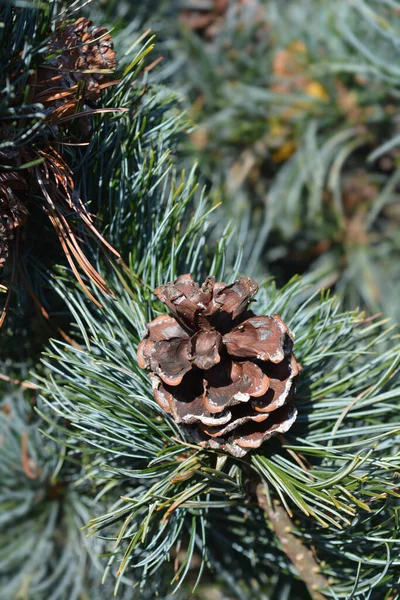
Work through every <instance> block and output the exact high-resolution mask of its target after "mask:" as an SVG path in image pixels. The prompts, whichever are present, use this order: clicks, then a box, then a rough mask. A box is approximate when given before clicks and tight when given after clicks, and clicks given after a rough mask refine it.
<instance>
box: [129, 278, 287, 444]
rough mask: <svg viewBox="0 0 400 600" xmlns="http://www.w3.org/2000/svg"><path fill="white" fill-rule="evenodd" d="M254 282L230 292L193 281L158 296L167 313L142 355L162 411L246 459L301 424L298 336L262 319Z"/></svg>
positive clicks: (200, 438) (272, 318)
mask: <svg viewBox="0 0 400 600" xmlns="http://www.w3.org/2000/svg"><path fill="white" fill-rule="evenodd" d="M257 289H258V286H257V284H256V282H255V281H254V280H253V279H251V278H240V279H238V280H237V281H235V282H234V283H233V284H230V285H227V284H225V283H223V282H216V281H215V279H214V278H213V277H209V278H208V279H206V281H205V282H204V284H203V285H202V286H201V287H200V286H198V285H197V283H195V282H194V281H193V279H192V277H191V275H190V274H188V275H182V276H181V277H179V278H178V279H177V280H176V281H175V282H174V283H168V284H166V285H164V286H160V287H158V288H157V289H156V290H155V294H156V296H157V297H158V298H159V299H160V300H161V301H162V302H163V303H164V304H166V305H167V306H168V308H169V309H170V311H171V314H170V315H161V316H159V317H157V318H156V319H154V321H152V322H151V323H149V324H148V325H147V332H146V334H145V337H144V339H143V340H142V342H141V343H140V345H139V348H138V361H139V365H140V367H142V368H150V371H151V373H150V377H151V380H152V384H153V391H154V395H155V398H156V401H157V402H158V404H159V405H160V406H161V408H163V409H164V410H165V411H166V412H168V413H170V414H171V415H172V417H173V418H174V419H175V421H177V422H178V423H182V424H183V425H185V426H187V427H188V428H189V429H190V431H191V433H192V435H193V436H194V437H195V439H196V441H197V442H198V443H199V444H200V445H202V446H206V447H211V448H215V449H222V450H225V451H228V452H230V453H231V454H234V455H235V456H243V455H244V454H246V452H247V451H248V449H250V448H258V447H259V446H260V445H261V444H262V443H263V442H264V441H265V440H267V439H268V438H269V437H271V436H272V435H275V434H276V433H280V432H284V431H287V430H288V429H289V427H290V426H291V425H292V423H293V422H294V420H295V418H296V408H295V407H294V405H293V403H292V402H291V399H292V397H293V394H294V381H295V378H296V376H297V374H298V372H299V366H298V364H297V362H296V359H295V357H294V355H293V354H292V346H293V334H292V333H291V332H290V330H289V329H288V327H287V326H286V325H285V324H284V322H283V321H282V319H281V318H280V317H279V316H278V315H268V316H260V317H258V316H255V315H254V313H253V312H252V311H249V310H248V305H249V302H250V301H251V299H252V298H253V296H254V295H255V293H256V292H257Z"/></svg>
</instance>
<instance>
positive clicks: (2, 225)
mask: <svg viewBox="0 0 400 600" xmlns="http://www.w3.org/2000/svg"><path fill="white" fill-rule="evenodd" d="M24 188H26V182H25V180H24V178H23V176H22V175H21V174H20V173H18V172H16V171H8V172H4V173H0V268H1V267H3V266H4V263H5V261H6V260H7V256H8V249H9V244H10V242H11V240H12V239H13V237H14V231H15V229H16V228H17V227H21V226H22V225H23V224H24V223H25V221H26V219H27V216H28V210H27V208H26V207H25V205H24V204H23V203H22V202H21V201H20V200H19V199H18V197H17V196H16V194H15V192H17V191H18V190H23V189H24Z"/></svg>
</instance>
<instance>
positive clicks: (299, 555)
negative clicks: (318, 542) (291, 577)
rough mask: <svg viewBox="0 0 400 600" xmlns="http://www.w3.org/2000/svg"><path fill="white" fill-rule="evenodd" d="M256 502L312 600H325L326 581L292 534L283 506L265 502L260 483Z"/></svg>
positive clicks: (308, 550) (262, 487)
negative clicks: (265, 515)
mask: <svg viewBox="0 0 400 600" xmlns="http://www.w3.org/2000/svg"><path fill="white" fill-rule="evenodd" d="M256 494H257V501H258V505H259V506H260V508H261V509H262V510H263V511H264V512H265V513H266V514H267V516H268V518H269V520H270V523H271V526H272V529H273V530H274V532H275V534H276V535H277V536H278V538H279V541H280V543H281V545H282V550H283V551H284V552H285V553H286V555H287V556H288V557H289V559H290V560H291V561H292V563H293V565H294V566H295V567H296V569H297V571H298V572H299V575H300V577H301V578H302V580H303V582H304V583H305V584H306V586H307V588H308V591H309V592H310V595H311V598H312V599H313V600H326V596H325V595H324V594H323V593H322V592H321V590H323V589H327V588H328V587H329V584H328V581H327V580H326V579H325V577H324V576H323V575H322V574H321V573H320V567H319V565H318V563H317V561H316V560H315V558H314V556H313V553H312V552H311V550H310V549H309V548H307V546H305V545H304V544H303V542H302V541H301V540H300V539H299V538H298V537H296V536H295V535H294V534H293V533H292V530H293V523H292V521H291V519H290V517H289V515H288V513H287V511H286V510H285V508H284V507H283V506H281V505H280V504H279V503H278V502H276V501H274V500H273V501H272V506H271V505H270V504H269V503H268V501H267V496H266V493H265V488H264V486H263V484H262V483H259V484H258V485H257V489H256Z"/></svg>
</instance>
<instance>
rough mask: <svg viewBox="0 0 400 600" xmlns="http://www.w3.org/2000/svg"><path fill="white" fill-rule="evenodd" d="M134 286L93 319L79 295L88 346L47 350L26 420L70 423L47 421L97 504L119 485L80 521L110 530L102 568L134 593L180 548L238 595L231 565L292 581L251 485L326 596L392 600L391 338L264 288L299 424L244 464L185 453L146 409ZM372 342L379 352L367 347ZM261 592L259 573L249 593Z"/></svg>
mask: <svg viewBox="0 0 400 600" xmlns="http://www.w3.org/2000/svg"><path fill="white" fill-rule="evenodd" d="M167 232H168V226H167V229H166V230H165V231H164V236H166V235H167ZM153 249H154V246H153ZM184 258H185V257H182V259H183V260H184ZM186 266H187V267H189V266H191V265H190V262H189V263H188V264H187V265H186ZM181 268H182V267H181ZM179 272H181V270H180V271H179ZM171 275H172V277H174V276H175V275H176V273H175V272H174V271H172V272H171ZM135 281H136V278H132V279H131V284H130V285H128V286H122V284H121V286H120V292H118V293H116V297H115V300H114V302H110V304H108V305H107V307H106V311H105V314H104V315H103V317H102V318H100V315H99V314H91V312H92V311H91V310H90V308H89V307H87V306H85V304H84V302H83V299H82V300H81V303H80V308H79V314H80V317H81V319H82V325H83V324H84V327H85V331H86V332H87V334H88V337H89V344H90V345H89V346H87V347H86V348H83V347H82V348H74V347H71V346H69V345H67V344H65V343H63V342H54V343H53V344H52V348H51V351H50V352H49V353H48V356H47V359H46V362H45V364H46V367H47V368H48V369H49V372H48V374H47V375H46V379H43V380H42V386H43V390H44V395H43V403H44V404H43V408H42V409H41V415H42V417H43V418H45V419H49V420H50V422H53V418H52V416H51V415H52V412H54V413H55V414H56V415H58V416H60V417H63V418H64V419H68V421H70V422H71V431H70V432H66V431H64V430H63V428H62V427H61V426H60V425H58V427H59V435H60V437H61V438H64V443H65V444H66V446H70V447H76V446H77V445H79V447H80V448H81V449H82V452H83V453H84V454H85V455H86V456H87V473H88V477H89V478H90V477H92V478H97V479H99V478H105V483H104V489H105V490H107V493H108V494H110V490H112V489H113V487H114V486H115V485H120V486H121V487H123V488H125V489H124V492H123V494H122V495H121V496H115V504H114V505H113V506H112V508H111V509H110V510H109V511H108V512H107V513H106V514H104V515H103V516H101V517H99V518H94V519H92V520H91V522H90V523H89V524H88V531H89V532H91V533H93V534H94V535H96V533H97V534H98V535H99V534H101V535H104V533H105V534H106V535H108V534H110V535H112V534H111V533H110V532H111V531H112V530H113V527H114V526H115V524H118V528H119V534H118V535H116V534H115V533H114V535H116V550H115V552H113V553H112V554H111V555H110V556H109V564H110V565H113V564H114V563H115V562H117V563H118V574H119V575H123V574H126V573H129V572H130V571H131V570H133V569H134V573H135V578H136V579H137V580H140V581H141V582H142V585H145V583H144V582H145V581H146V577H149V578H150V580H151V579H152V578H153V577H154V576H155V574H156V573H157V572H158V571H159V569H160V568H161V566H162V565H163V563H164V562H165V561H169V560H172V558H171V556H176V555H177V553H178V549H179V548H183V549H184V550H185V553H184V556H183V557H182V558H181V559H180V563H178V567H179V568H177V571H176V573H175V576H173V574H171V580H172V585H173V586H175V587H179V585H180V583H181V582H182V580H183V579H184V577H185V575H186V573H187V571H188V569H189V566H190V561H191V560H192V558H193V556H194V554H195V553H196V554H197V553H198V554H199V555H200V556H201V558H202V564H203V563H204V562H205V561H209V562H210V563H211V564H212V563H213V554H214V553H215V556H216V557H218V558H217V560H218V563H222V568H223V569H224V570H229V572H230V574H231V576H232V577H238V585H239V586H240V585H241V586H245V585H246V579H245V578H243V579H241V576H240V573H241V570H242V568H243V565H244V564H246V562H247V560H250V564H251V565H252V574H254V576H255V577H257V575H258V574H260V572H261V573H264V571H265V569H266V567H267V566H268V569H269V570H270V571H271V572H272V573H273V572H274V571H276V569H277V568H279V569H284V570H286V571H290V570H292V571H293V569H292V567H291V565H290V563H289V561H288V560H287V558H285V556H284V555H283V554H282V552H281V551H279V549H278V547H277V539H276V538H275V537H274V536H273V535H272V533H271V531H270V530H269V528H268V526H267V522H265V521H263V519H262V518H261V517H262V513H261V511H260V508H259V507H258V506H257V503H256V502H255V499H254V489H252V482H254V480H262V482H263V484H264V486H265V488H266V491H267V497H269V498H278V499H279V500H280V502H281V503H282V504H283V506H284V507H285V508H286V510H287V511H288V512H289V514H290V515H291V518H292V522H293V530H294V532H295V535H298V536H300V537H301V539H303V540H304V541H305V542H306V544H310V545H312V546H313V548H314V552H315V554H316V557H317V559H318V561H319V562H320V567H321V569H322V571H323V572H324V573H325V574H326V575H327V577H328V581H329V584H330V590H329V591H328V592H327V595H328V597H329V596H331V597H339V598H346V597H348V595H349V594H350V593H353V595H354V597H358V598H363V597H364V594H365V593H366V592H368V593H369V594H375V596H374V595H372V596H371V595H370V596H368V597H376V598H379V597H384V596H385V595H386V594H387V597H389V596H390V594H391V593H392V594H393V593H394V590H395V589H396V585H397V584H398V560H397V558H396V557H397V544H398V541H397V539H396V537H397V534H398V523H397V507H398V497H399V494H398V480H397V471H398V468H399V457H398V440H399V438H398V431H399V421H398V415H397V412H398V411H397V402H398V397H399V393H400V387H399V384H398V365H399V360H400V359H399V345H398V342H397V334H396V333H395V332H394V331H393V328H390V327H389V328H388V327H387V324H386V323H385V322H382V321H379V320H376V319H373V320H368V319H365V318H364V315H362V314H358V313H342V312H340V311H339V309H338V305H337V302H336V301H335V300H334V299H330V298H329V297H328V296H322V297H321V298H320V299H318V301H317V302H311V301H310V300H306V301H302V300H301V297H302V294H304V289H303V284H302V283H301V281H297V280H296V281H294V282H292V283H291V284H289V285H288V286H287V287H286V288H284V289H283V290H282V291H277V290H276V289H275V287H274V286H273V284H272V283H271V282H267V283H266V284H265V285H264V286H263V287H262V291H261V293H260V295H259V300H258V303H259V307H258V310H259V311H260V312H261V313H263V314H270V313H274V312H276V311H278V310H279V312H280V314H281V315H282V316H283V318H284V319H285V322H287V323H289V326H290V327H291V329H292V330H293V331H294V332H295V334H296V343H295V350H296V356H297V358H298V360H300V363H301V364H302V365H303V374H302V376H301V382H300V385H299V390H298V393H297V396H296V398H297V406H298V409H299V417H298V420H297V422H296V424H295V426H293V428H292V429H291V430H290V432H289V433H288V434H286V436H285V438H282V439H280V440H279V441H276V442H272V441H271V442H269V443H267V444H265V445H264V446H263V447H262V448H261V449H260V451H255V452H253V453H252V455H251V458H250V459H249V460H248V461H245V460H234V459H232V458H228V457H227V456H224V455H221V454H217V453H214V452H211V451H209V452H205V451H203V450H202V449H200V448H199V447H196V446H195V445H194V444H193V442H191V440H190V439H185V438H184V436H183V434H182V431H181V430H180V429H179V428H178V426H177V425H176V424H175V423H174V422H172V421H171V420H169V418H166V417H165V414H164V413H162V414H161V412H162V411H160V409H159V408H158V406H157V405H156V403H155V402H154V400H153V398H152V392H151V389H150V384H149V382H148V381H147V379H146V378H145V377H144V376H143V373H142V372H141V370H140V369H139V368H138V365H137V361H136V348H137V345H138V342H139V339H140V332H141V331H142V329H143V328H144V323H145V322H146V321H147V320H149V317H155V316H156V315H157V314H160V312H162V311H160V308H161V307H160V305H159V303H158V301H154V300H152V298H151V296H150V294H146V295H144V294H143V289H144V290H146V289H147V286H143V285H140V284H138V283H135ZM66 289H67V288H64V292H63V293H64V294H68V292H67V291H66ZM72 295H73V297H74V299H75V300H76V292H75V293H74V292H71V297H72ZM385 340H388V341H390V344H389V345H390V346H391V349H390V350H386V351H385V350H384V349H382V345H383V342H384V341H385ZM54 426H55V427H57V421H56V420H54ZM239 524H240V526H239ZM238 528H239V531H240V535H239V536H238ZM252 532H253V533H252ZM227 540H229V542H228V543H227ZM227 548H230V550H229V551H228V550H227ZM178 556H179V553H178ZM221 557H223V558H221ZM218 563H217V566H219V564H218ZM261 567H263V568H261ZM200 573H201V568H200V569H199V574H200ZM242 577H243V576H242ZM262 585H263V583H262V577H261V578H260V579H259V581H258V586H259V587H258V590H259V593H260V591H261V590H262V589H263V588H262ZM248 592H249V590H248ZM379 594H380V595H379Z"/></svg>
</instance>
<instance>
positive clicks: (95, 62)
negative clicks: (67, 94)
mask: <svg viewBox="0 0 400 600" xmlns="http://www.w3.org/2000/svg"><path fill="white" fill-rule="evenodd" d="M91 25H92V21H90V20H89V19H85V18H84V17H81V18H80V19H78V20H77V21H75V23H73V24H72V25H67V26H66V27H64V28H62V24H59V25H58V30H57V33H56V36H55V38H54V40H53V43H52V50H58V51H60V50H61V51H62V53H60V54H59V56H58V57H57V59H56V60H57V67H58V68H59V69H60V70H65V71H66V73H65V77H66V78H67V77H69V76H70V77H71V78H72V80H73V83H76V82H78V81H81V80H83V79H86V80H88V83H89V88H90V87H96V85H97V82H98V81H101V80H102V79H104V77H105V76H106V74H105V73H104V72H103V73H102V72H101V71H104V70H105V69H107V70H111V71H114V70H115V68H116V66H117V60H116V54H115V50H114V44H113V41H112V39H111V36H110V35H109V34H108V31H107V29H106V27H93V28H91ZM67 71H69V73H68V72H67ZM84 71H91V72H90V73H85V72H84ZM68 87H70V86H68Z"/></svg>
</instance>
